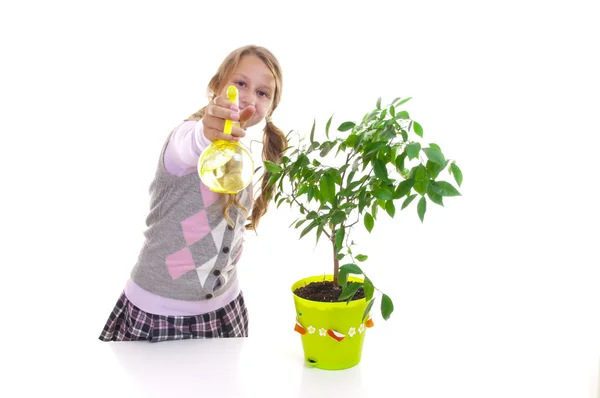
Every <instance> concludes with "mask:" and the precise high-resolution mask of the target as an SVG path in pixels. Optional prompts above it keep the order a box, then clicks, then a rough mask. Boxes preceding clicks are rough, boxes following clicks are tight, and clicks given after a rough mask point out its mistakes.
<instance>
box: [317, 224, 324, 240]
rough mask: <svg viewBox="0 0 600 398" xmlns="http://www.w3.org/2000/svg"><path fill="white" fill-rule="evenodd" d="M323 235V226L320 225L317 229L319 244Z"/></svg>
mask: <svg viewBox="0 0 600 398" xmlns="http://www.w3.org/2000/svg"><path fill="white" fill-rule="evenodd" d="M321 234H323V225H319V227H318V228H317V242H316V243H319V239H320V238H321Z"/></svg>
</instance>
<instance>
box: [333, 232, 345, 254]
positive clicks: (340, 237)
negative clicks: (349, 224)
mask: <svg viewBox="0 0 600 398" xmlns="http://www.w3.org/2000/svg"><path fill="white" fill-rule="evenodd" d="M345 235H346V229H345V228H340V229H338V230H337V231H335V251H336V252H339V251H340V250H342V245H343V243H344V237H345Z"/></svg>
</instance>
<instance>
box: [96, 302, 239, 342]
mask: <svg viewBox="0 0 600 398" xmlns="http://www.w3.org/2000/svg"><path fill="white" fill-rule="evenodd" d="M219 337H248V310H247V309H246V305H245V303H244V296H243V294H242V293H241V292H240V294H239V295H238V296H237V297H236V298H235V300H233V301H232V302H230V303H229V304H227V305H226V306H225V307H223V308H220V309H218V310H216V311H213V312H208V313H205V314H201V315H194V316H165V315H154V314H150V313H148V312H145V311H142V310H141V309H139V308H138V307H136V306H135V305H133V303H131V301H129V300H128V299H127V297H126V296H125V293H122V294H121V297H119V300H118V301H117V304H116V305H115V308H114V309H113V311H112V313H111V314H110V316H109V318H108V321H107V322H106V325H105V326H104V330H103V331H102V333H101V334H100V337H99V338H100V340H101V341H132V340H146V341H149V342H151V343H156V342H159V341H165V340H183V339H210V338H219Z"/></svg>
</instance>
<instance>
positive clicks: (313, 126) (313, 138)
mask: <svg viewBox="0 0 600 398" xmlns="http://www.w3.org/2000/svg"><path fill="white" fill-rule="evenodd" d="M316 124H317V120H316V119H314V120H313V125H312V129H311V130H310V142H311V143H313V142H314V141H315V126H316Z"/></svg>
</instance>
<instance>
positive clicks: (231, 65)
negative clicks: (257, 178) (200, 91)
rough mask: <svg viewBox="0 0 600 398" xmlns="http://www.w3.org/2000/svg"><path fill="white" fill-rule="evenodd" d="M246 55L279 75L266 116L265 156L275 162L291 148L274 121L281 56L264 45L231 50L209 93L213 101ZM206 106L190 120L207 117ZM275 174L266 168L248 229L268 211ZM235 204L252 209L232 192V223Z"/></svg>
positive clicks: (227, 216)
mask: <svg viewBox="0 0 600 398" xmlns="http://www.w3.org/2000/svg"><path fill="white" fill-rule="evenodd" d="M246 55H253V56H255V57H257V58H259V59H260V60H262V61H263V62H264V63H265V65H266V66H267V67H268V68H269V69H270V70H271V72H272V73H273V77H274V78H275V92H274V93H273V102H272V103H271V108H270V109H269V111H268V114H267V115H266V116H265V120H266V125H265V128H264V130H263V150H262V159H263V161H264V160H269V161H271V162H274V163H279V161H280V159H281V156H282V152H283V150H284V149H286V148H287V146H288V142H287V139H286V137H285V134H284V133H283V131H281V130H280V129H279V128H278V127H277V126H275V124H273V121H272V118H271V116H272V114H273V112H274V111H275V109H276V108H277V105H279V101H280V100H281V89H282V83H283V81H282V78H283V75H282V71H281V66H280V65H279V62H278V61H277V58H275V56H274V55H273V53H271V52H270V51H269V50H267V49H266V48H264V47H260V46H255V45H248V46H243V47H240V48H238V49H236V50H234V51H232V52H231V53H229V55H228V56H227V57H225V59H224V60H223V62H222V63H221V65H220V66H219V69H218V70H217V73H215V75H214V76H213V77H212V79H210V81H209V83H208V88H207V96H208V99H209V102H211V101H212V100H213V99H214V97H215V96H216V95H217V93H219V92H220V90H221V89H222V88H223V87H222V86H223V84H224V83H225V82H226V81H227V78H228V77H229V76H230V75H231V73H232V72H233V71H234V70H235V68H236V67H237V65H238V63H239V62H240V60H241V59H242V57H244V56H246ZM205 110H206V106H205V107H203V108H201V109H200V110H198V111H197V112H195V113H193V114H192V115H190V116H189V117H188V118H187V119H186V120H200V119H202V118H203V117H204V112H205ZM270 176H271V174H270V173H269V172H268V171H267V170H266V169H265V170H264V173H263V176H262V180H261V188H260V195H259V196H258V197H257V198H256V199H255V200H254V206H253V207H252V214H251V215H250V216H249V217H248V224H247V225H246V228H247V229H251V230H256V228H257V227H258V223H259V221H260V218H261V217H262V216H264V215H265V213H266V212H267V208H268V206H269V201H270V200H271V198H272V197H273V191H274V189H275V185H271V186H267V183H268V181H269V177H270ZM231 206H237V207H238V208H241V209H242V210H243V211H244V212H246V213H248V210H247V209H246V208H245V207H244V206H243V205H242V204H241V203H240V202H239V200H238V194H230V195H228V199H227V203H226V205H225V207H224V209H223V216H224V217H225V219H226V220H227V223H228V224H229V225H232V224H233V222H232V221H231V217H230V216H229V209H230V208H231Z"/></svg>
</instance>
